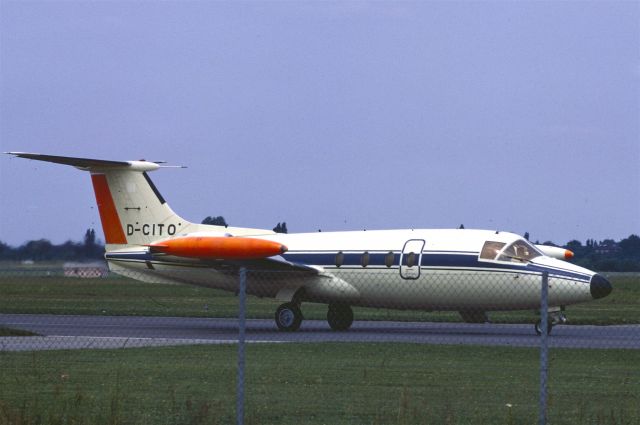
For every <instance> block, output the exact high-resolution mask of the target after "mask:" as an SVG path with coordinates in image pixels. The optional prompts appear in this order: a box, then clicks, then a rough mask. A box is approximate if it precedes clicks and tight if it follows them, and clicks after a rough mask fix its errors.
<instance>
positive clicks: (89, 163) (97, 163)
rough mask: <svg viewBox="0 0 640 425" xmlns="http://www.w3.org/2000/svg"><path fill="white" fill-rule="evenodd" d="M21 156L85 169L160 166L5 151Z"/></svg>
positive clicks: (150, 163)
mask: <svg viewBox="0 0 640 425" xmlns="http://www.w3.org/2000/svg"><path fill="white" fill-rule="evenodd" d="M5 153H6V154H9V155H15V156H17V157H19V158H26V159H33V160H35V161H45V162H53V163H54V164H63V165H71V166H73V167H76V168H79V169H81V170H85V171H92V170H105V171H106V170H117V169H125V170H131V171H153V170H157V169H158V168H160V165H158V164H157V163H155V162H150V161H144V160H141V161H111V160H105V159H92V158H76V157H72V156H57V155H43V154H40V153H28V152H5Z"/></svg>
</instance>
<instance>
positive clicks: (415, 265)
mask: <svg viewBox="0 0 640 425" xmlns="http://www.w3.org/2000/svg"><path fill="white" fill-rule="evenodd" d="M423 248H424V240H423V239H409V240H408V241H406V242H405V243H404V247H403V248H402V254H401V255H400V277H402V278H403V279H417V278H419V277H420V262H421V261H422V249H423Z"/></svg>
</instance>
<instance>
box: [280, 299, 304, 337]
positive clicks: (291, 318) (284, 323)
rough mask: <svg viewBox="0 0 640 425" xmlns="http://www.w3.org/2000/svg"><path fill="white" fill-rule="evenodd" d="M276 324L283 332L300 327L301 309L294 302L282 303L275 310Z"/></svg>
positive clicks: (292, 330)
mask: <svg viewBox="0 0 640 425" xmlns="http://www.w3.org/2000/svg"><path fill="white" fill-rule="evenodd" d="M275 319H276V326H278V329H280V330H281V331H285V332H294V331H297V330H298V329H300V324H301V323H302V311H300V306H298V305H297V304H294V303H284V304H282V305H281V306H280V307H278V309H277V310H276V317H275Z"/></svg>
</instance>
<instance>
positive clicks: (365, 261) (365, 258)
mask: <svg viewBox="0 0 640 425" xmlns="http://www.w3.org/2000/svg"><path fill="white" fill-rule="evenodd" d="M360 264H361V265H362V267H367V266H368V265H369V253H368V252H367V251H365V252H363V253H362V257H361V258H360Z"/></svg>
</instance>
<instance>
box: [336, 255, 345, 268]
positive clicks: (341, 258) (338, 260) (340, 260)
mask: <svg viewBox="0 0 640 425" xmlns="http://www.w3.org/2000/svg"><path fill="white" fill-rule="evenodd" d="M343 264H344V253H343V252H342V251H338V253H337V254H336V267H340V266H341V265H343Z"/></svg>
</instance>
